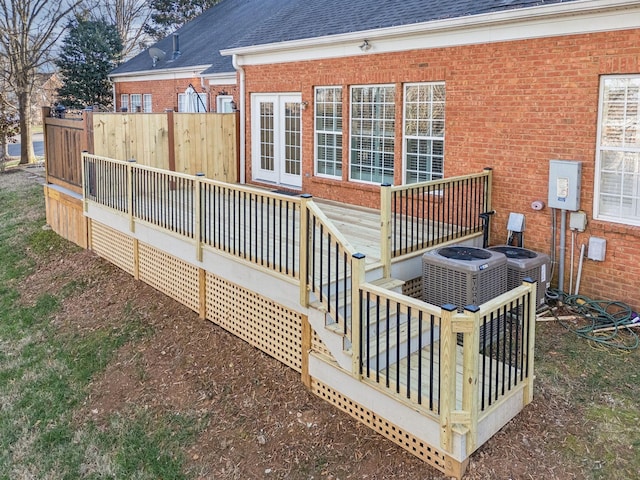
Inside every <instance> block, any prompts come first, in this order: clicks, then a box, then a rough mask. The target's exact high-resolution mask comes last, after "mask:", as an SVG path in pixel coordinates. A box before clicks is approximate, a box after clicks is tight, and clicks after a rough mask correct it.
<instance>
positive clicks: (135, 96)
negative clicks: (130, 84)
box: [131, 93, 142, 112]
mask: <svg viewBox="0 0 640 480" xmlns="http://www.w3.org/2000/svg"><path fill="white" fill-rule="evenodd" d="M131 111H132V112H140V111H142V95H140V94H139V93H132V94H131Z"/></svg>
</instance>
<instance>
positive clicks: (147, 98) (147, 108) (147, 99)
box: [142, 93, 153, 113]
mask: <svg viewBox="0 0 640 480" xmlns="http://www.w3.org/2000/svg"><path fill="white" fill-rule="evenodd" d="M142 100H143V101H144V108H143V109H142V111H143V112H146V113H151V112H153V103H152V102H151V94H150V93H145V94H144V95H143V96H142Z"/></svg>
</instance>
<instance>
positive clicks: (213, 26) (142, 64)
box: [111, 0, 296, 75]
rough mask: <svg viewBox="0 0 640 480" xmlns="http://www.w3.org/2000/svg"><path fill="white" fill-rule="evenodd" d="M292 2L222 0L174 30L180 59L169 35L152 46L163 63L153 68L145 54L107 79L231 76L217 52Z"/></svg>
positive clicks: (226, 59) (230, 69)
mask: <svg viewBox="0 0 640 480" xmlns="http://www.w3.org/2000/svg"><path fill="white" fill-rule="evenodd" d="M292 3H296V2H295V1H294V0H222V1H221V2H219V3H217V4H216V5H214V6H213V7H211V8H209V9H208V10H206V11H205V12H204V13H203V14H202V15H199V16H198V17H197V18H195V19H193V20H191V21H190V22H188V23H186V24H185V25H183V26H182V27H181V28H179V29H178V30H176V31H175V32H174V33H176V34H178V38H179V44H180V45H179V47H180V55H179V56H178V57H177V58H176V59H173V58H172V52H173V35H169V36H168V37H165V38H163V39H162V40H160V41H159V42H157V43H156V44H154V45H153V47H156V48H159V49H161V50H163V51H164V52H165V53H166V57H165V58H164V59H163V60H159V61H158V62H157V63H156V66H155V67H154V66H153V60H152V59H151V57H150V56H149V53H148V50H145V51H143V52H141V53H140V54H138V55H136V56H135V57H133V58H132V59H131V60H129V61H127V62H125V63H123V64H122V65H120V66H118V67H117V68H115V69H114V70H112V71H111V75H122V74H128V73H134V74H135V73H138V72H147V71H153V70H156V71H160V70H164V69H177V68H187V67H194V66H208V70H210V71H211V72H212V73H227V72H233V71H234V68H233V65H232V63H231V62H232V60H231V57H223V56H222V55H220V50H221V49H223V48H227V47H229V46H230V45H232V44H233V43H234V42H236V41H237V40H238V38H241V37H243V36H244V35H247V34H248V33H250V32H252V31H254V30H256V29H257V28H258V27H259V26H260V24H261V23H262V22H263V21H264V17H265V15H266V14H267V13H268V14H275V13H277V12H278V11H279V10H280V9H282V8H286V7H288V6H289V4H292Z"/></svg>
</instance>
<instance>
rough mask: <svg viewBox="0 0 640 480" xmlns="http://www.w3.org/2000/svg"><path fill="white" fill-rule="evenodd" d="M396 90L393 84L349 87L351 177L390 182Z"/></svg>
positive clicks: (391, 179) (391, 181) (391, 176)
mask: <svg viewBox="0 0 640 480" xmlns="http://www.w3.org/2000/svg"><path fill="white" fill-rule="evenodd" d="M395 92H396V89H395V87H394V86H393V85H378V86H354V87H351V152H350V153H351V164H350V169H349V174H350V178H351V179H352V180H360V181H363V182H372V183H378V184H380V183H393V157H394V143H395V142H394V137H395V123H396V122H395V116H396V109H395Z"/></svg>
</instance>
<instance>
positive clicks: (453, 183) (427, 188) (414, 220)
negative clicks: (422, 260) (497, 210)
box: [380, 169, 491, 276]
mask: <svg viewBox="0 0 640 480" xmlns="http://www.w3.org/2000/svg"><path fill="white" fill-rule="evenodd" d="M380 193H381V198H380V215H381V225H382V230H381V244H380V245H381V247H380V248H381V260H382V262H383V265H384V267H385V276H388V273H389V271H390V265H391V259H392V258H396V257H399V256H402V255H406V254H410V253H414V252H420V251H423V250H425V249H427V248H429V247H433V246H435V245H439V244H442V243H446V242H450V241H453V240H460V239H462V238H464V237H466V236H469V235H473V234H477V233H480V232H482V228H483V221H482V219H481V217H480V216H479V215H480V214H481V213H485V212H488V211H490V210H491V170H490V169H486V170H484V171H483V172H482V173H478V174H473V175H466V176H461V177H453V178H447V179H443V180H433V181H431V182H423V183H417V184H412V185H404V186H391V185H383V186H382V187H381V190H380Z"/></svg>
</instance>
